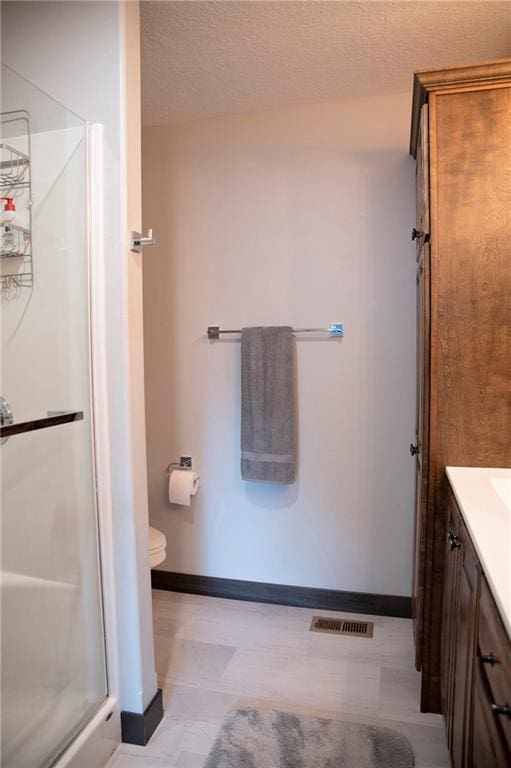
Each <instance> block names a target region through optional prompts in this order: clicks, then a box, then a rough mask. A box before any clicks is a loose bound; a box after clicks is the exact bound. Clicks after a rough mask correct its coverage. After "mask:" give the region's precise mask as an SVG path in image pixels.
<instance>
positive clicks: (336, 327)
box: [208, 323, 344, 341]
mask: <svg viewBox="0 0 511 768" xmlns="http://www.w3.org/2000/svg"><path fill="white" fill-rule="evenodd" d="M224 333H241V329H240V328H238V329H229V330H223V329H222V328H220V326H219V325H210V326H208V339H209V340H210V341H216V340H217V339H219V338H220V335H221V334H224ZM293 333H329V334H330V337H331V338H332V339H342V338H343V337H344V325H343V323H332V324H331V325H330V326H329V327H328V328H293Z"/></svg>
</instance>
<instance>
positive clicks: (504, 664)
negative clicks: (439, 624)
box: [476, 579, 511, 749]
mask: <svg viewBox="0 0 511 768" xmlns="http://www.w3.org/2000/svg"><path fill="white" fill-rule="evenodd" d="M476 665H477V667H478V671H479V673H480V677H481V685H482V687H483V688H484V687H486V688H487V693H488V696H487V698H488V706H489V707H490V708H491V704H492V703H493V704H497V705H507V706H508V707H511V642H510V640H509V637H508V636H507V633H506V630H505V629H504V626H503V625H502V622H501V619H500V616H499V615H498V611H497V606H496V605H495V602H494V600H493V597H492V595H491V594H490V590H489V588H488V585H487V583H486V581H485V580H484V579H483V580H482V583H481V602H480V611H479V630H478V638H477V660H476ZM493 717H494V718H495V720H496V722H497V723H498V727H499V729H501V731H502V734H503V735H504V737H505V739H506V742H507V747H508V749H511V717H509V716H507V715H505V714H500V715H499V714H497V713H493Z"/></svg>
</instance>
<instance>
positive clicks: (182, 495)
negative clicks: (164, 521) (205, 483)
mask: <svg viewBox="0 0 511 768" xmlns="http://www.w3.org/2000/svg"><path fill="white" fill-rule="evenodd" d="M198 488H199V475H198V474H197V472H191V471H190V470H189V469H175V470H174V471H173V472H171V473H170V476H169V501H170V503H171V504H181V505H183V506H185V507H189V506H190V505H191V503H192V502H191V497H192V496H195V494H196V493H197V491H198Z"/></svg>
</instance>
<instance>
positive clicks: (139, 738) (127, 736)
mask: <svg viewBox="0 0 511 768" xmlns="http://www.w3.org/2000/svg"><path fill="white" fill-rule="evenodd" d="M162 717H163V698H162V692H161V689H160V688H158V690H157V691H156V694H155V695H154V697H153V698H152V700H151V701H150V702H149V704H148V705H147V707H146V709H145V711H144V713H143V714H140V713H138V712H126V711H123V712H121V738H122V740H123V742H124V743H125V744H138V745H139V746H141V747H145V745H146V744H147V743H148V741H149V739H150V738H151V736H152V735H153V733H154V732H155V730H156V728H157V726H158V724H159V722H160V720H161V719H162Z"/></svg>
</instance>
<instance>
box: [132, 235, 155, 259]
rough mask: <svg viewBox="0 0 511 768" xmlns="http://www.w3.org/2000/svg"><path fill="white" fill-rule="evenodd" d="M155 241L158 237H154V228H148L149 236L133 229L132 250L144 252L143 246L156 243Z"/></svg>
mask: <svg viewBox="0 0 511 768" xmlns="http://www.w3.org/2000/svg"><path fill="white" fill-rule="evenodd" d="M155 243H156V238H155V237H153V230H152V229H148V230H147V237H144V236H143V235H142V233H141V232H135V231H133V230H132V232H131V250H132V251H134V253H142V248H143V247H144V245H154V244H155Z"/></svg>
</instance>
